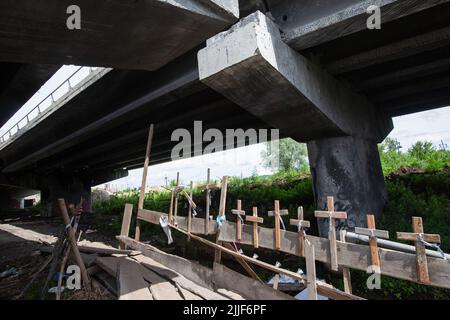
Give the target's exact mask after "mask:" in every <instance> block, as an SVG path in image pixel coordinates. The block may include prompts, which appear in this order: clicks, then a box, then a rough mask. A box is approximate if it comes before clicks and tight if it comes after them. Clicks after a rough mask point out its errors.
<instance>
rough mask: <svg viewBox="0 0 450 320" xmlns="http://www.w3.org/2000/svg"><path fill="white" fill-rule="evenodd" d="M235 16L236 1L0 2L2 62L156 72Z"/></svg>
mask: <svg viewBox="0 0 450 320" xmlns="http://www.w3.org/2000/svg"><path fill="white" fill-rule="evenodd" d="M70 5H78V6H79V7H80V9H81V29H79V30H69V29H68V28H67V26H66V20H67V18H68V17H69V14H67V13H66V10H67V8H68V7H69V6H70ZM238 17H239V6H238V1H237V0H143V1H134V0H113V1H111V0H97V1H91V0H76V1H72V0H40V1H29V0H3V1H1V2H0V47H1V48H2V50H1V51H0V61H11V62H22V63H50V64H60V65H61V64H75V65H85V66H99V67H100V66H102V67H114V68H123V69H147V70H155V69H158V68H159V67H161V66H163V65H165V64H167V63H168V62H169V61H172V60H173V59H175V58H176V57H178V56H180V55H182V54H183V53H185V52H187V51H189V50H190V49H192V48H194V47H196V46H198V45H199V44H201V43H202V42H203V41H205V40H206V39H207V38H209V37H211V36H212V35H214V34H216V33H217V32H220V31H221V30H223V29H224V28H226V27H227V26H229V25H231V24H232V23H233V22H234V21H236V20H237V18H238Z"/></svg>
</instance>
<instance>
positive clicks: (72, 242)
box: [58, 199, 91, 290]
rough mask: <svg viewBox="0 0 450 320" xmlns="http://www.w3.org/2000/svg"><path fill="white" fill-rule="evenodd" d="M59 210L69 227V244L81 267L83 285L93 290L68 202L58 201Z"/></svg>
mask: <svg viewBox="0 0 450 320" xmlns="http://www.w3.org/2000/svg"><path fill="white" fill-rule="evenodd" d="M58 204H59V209H60V210H61V215H62V217H63V220H64V224H65V225H66V226H67V233H68V238H69V243H70V245H71V247H72V252H73V255H74V257H75V260H76V262H77V264H78V266H79V267H80V271H81V277H82V279H83V283H84V286H85V288H86V289H88V290H90V289H91V280H90V279H89V275H88V274H87V271H86V267H85V266H84V262H83V259H82V258H81V255H80V251H79V250H78V246H77V240H76V238H75V233H74V231H73V228H72V226H71V225H70V217H69V213H68V212H67V207H66V202H65V201H64V199H58Z"/></svg>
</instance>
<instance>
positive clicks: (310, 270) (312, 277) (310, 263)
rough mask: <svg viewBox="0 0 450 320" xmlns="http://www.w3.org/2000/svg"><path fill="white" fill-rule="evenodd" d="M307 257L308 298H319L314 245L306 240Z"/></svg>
mask: <svg viewBox="0 0 450 320" xmlns="http://www.w3.org/2000/svg"><path fill="white" fill-rule="evenodd" d="M305 257H306V277H307V287H308V300H317V280H316V257H315V255H314V246H313V245H312V244H311V242H309V241H305Z"/></svg>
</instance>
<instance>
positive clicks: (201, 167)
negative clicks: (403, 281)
mask: <svg viewBox="0 0 450 320" xmlns="http://www.w3.org/2000/svg"><path fill="white" fill-rule="evenodd" d="M77 68H78V67H76V66H63V67H62V68H61V69H60V70H59V71H58V72H57V73H55V75H54V76H53V77H52V78H51V79H50V80H49V81H48V82H47V83H45V84H44V86H42V87H41V88H40V89H39V91H38V92H36V94H35V95H34V96H33V97H32V98H31V99H30V100H29V101H28V102H27V103H26V104H25V105H24V106H23V107H22V108H21V109H20V110H19V111H18V112H17V113H16V114H15V115H14V116H13V117H12V118H11V119H10V120H9V121H8V122H7V123H6V124H5V125H4V126H3V127H2V128H0V134H4V133H5V132H6V131H7V130H8V129H9V128H11V127H12V126H14V124H16V123H17V121H19V120H20V119H21V118H22V117H23V116H25V115H26V114H27V113H28V112H29V111H30V110H32V109H33V108H34V107H35V106H36V105H37V104H38V103H39V102H40V101H42V100H43V99H44V98H45V97H46V96H47V95H48V94H49V93H50V92H52V91H53V90H54V89H55V88H56V87H57V86H58V85H60V84H61V83H63V82H64V81H65V80H66V79H67V77H68V76H69V75H71V74H72V73H73V72H74V71H75V70H77ZM87 74H88V69H87V68H83V69H82V70H81V71H80V72H79V73H78V74H77V75H76V76H75V77H74V78H73V81H72V82H74V83H73V84H72V85H74V84H76V83H77V82H79V81H81V80H82V79H83V78H84V77H85V76H86V75H87ZM66 91H67V85H64V86H63V87H62V88H61V89H59V90H58V92H57V96H60V95H62V94H64V93H65V92H66ZM393 122H394V130H393V131H392V132H391V133H390V134H389V137H391V138H393V139H397V140H398V141H399V142H400V144H401V146H402V151H407V150H408V148H409V147H411V145H412V144H414V143H415V142H416V141H418V140H427V141H431V142H433V144H434V145H435V146H436V147H439V145H440V144H441V141H443V142H444V143H445V144H447V145H449V146H450V125H449V124H450V107H445V108H440V109H434V110H430V111H425V112H420V113H414V114H410V115H406V116H401V117H396V118H394V119H393ZM447 148H448V147H447ZM263 150H264V145H263V144H256V145H252V146H248V147H244V148H239V149H233V150H228V151H223V152H220V153H214V154H208V155H204V156H200V157H195V158H191V159H185V160H178V161H174V162H170V163H164V164H159V165H155V166H151V167H150V168H149V173H148V179H147V185H148V186H157V185H165V183H166V179H167V180H168V181H171V180H174V179H175V178H176V172H177V171H178V172H180V182H181V185H188V184H189V183H190V181H193V182H202V181H205V180H206V174H207V172H206V170H207V168H210V169H211V179H213V180H214V179H216V180H217V179H219V178H220V177H222V176H224V175H229V176H242V177H248V176H251V175H253V174H255V173H256V174H258V175H266V174H270V173H272V172H271V171H270V170H269V169H266V168H264V166H263V165H262V157H261V152H262V151H263ZM141 179H142V169H136V170H130V171H129V175H128V177H125V178H122V179H118V180H115V181H112V182H110V183H109V187H110V188H112V189H113V190H121V189H127V188H136V187H139V186H140V184H141ZM102 187H103V186H102Z"/></svg>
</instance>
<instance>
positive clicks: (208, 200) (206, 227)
mask: <svg viewBox="0 0 450 320" xmlns="http://www.w3.org/2000/svg"><path fill="white" fill-rule="evenodd" d="M210 179H211V169H210V168H208V171H207V174H206V208H205V234H209V209H210V207H211V203H210V201H211V199H210V193H209V192H210V191H209V188H208V186H209V182H210Z"/></svg>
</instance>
